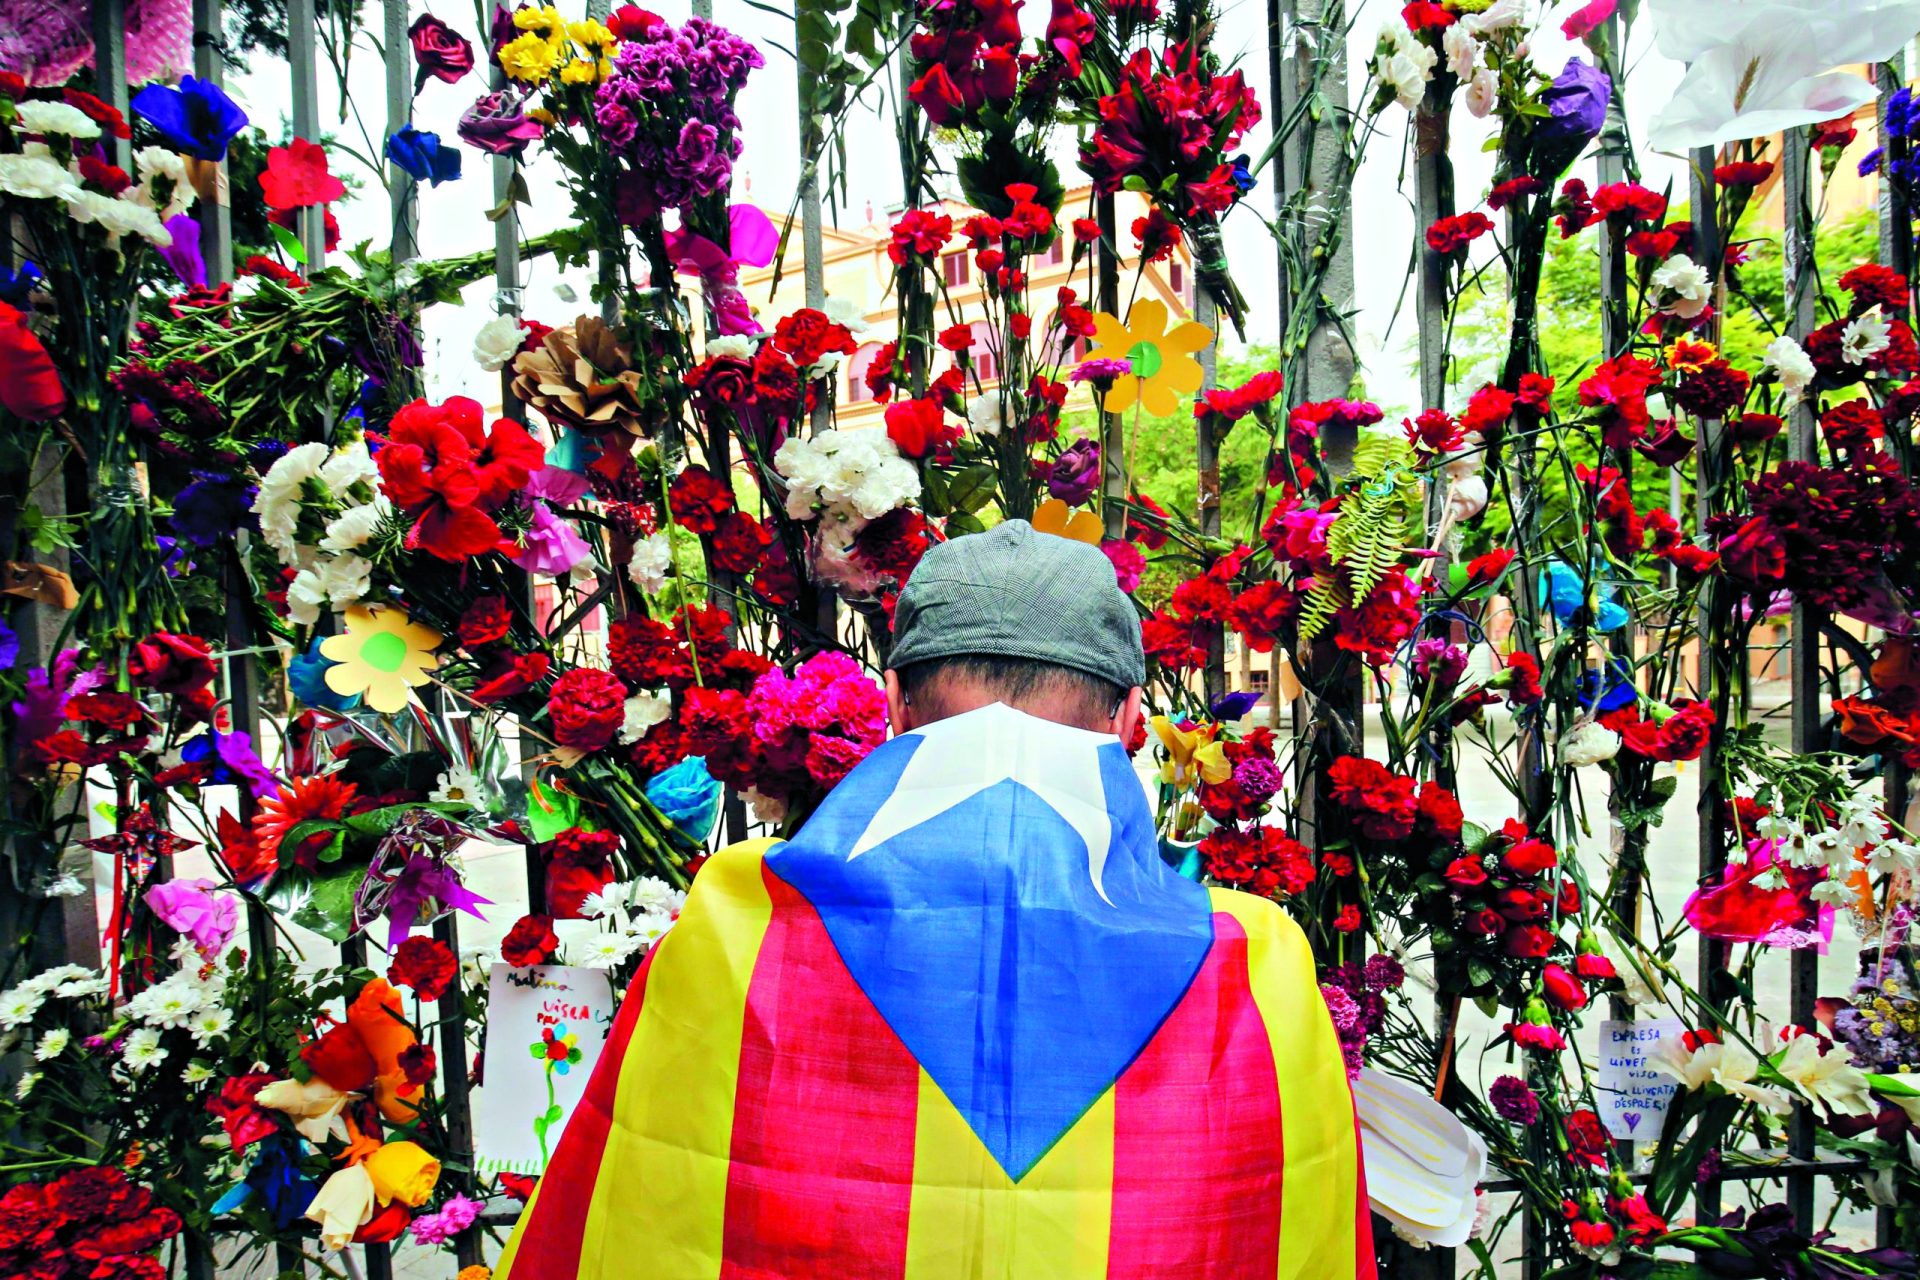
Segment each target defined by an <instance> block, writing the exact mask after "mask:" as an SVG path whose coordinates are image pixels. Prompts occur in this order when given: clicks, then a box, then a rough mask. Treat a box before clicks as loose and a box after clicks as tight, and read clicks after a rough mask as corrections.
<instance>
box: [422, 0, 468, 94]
mask: <svg viewBox="0 0 1920 1280" xmlns="http://www.w3.org/2000/svg"><path fill="white" fill-rule="evenodd" d="M407 40H408V42H409V43H411V44H412V45H413V64H414V67H415V72H414V79H413V91H414V92H415V93H418V92H420V86H421V85H424V84H425V83H426V82H427V81H428V80H429V79H432V80H441V81H444V82H446V83H447V84H453V83H455V82H457V81H458V80H459V79H460V78H461V77H462V76H465V75H466V74H467V72H469V71H471V70H473V45H472V44H470V43H469V42H468V41H467V38H466V37H465V36H463V35H461V34H460V33H459V32H458V31H455V30H454V29H453V28H452V27H449V26H448V25H447V24H446V23H444V22H442V21H441V20H440V19H438V18H436V17H434V16H433V15H432V14H430V13H423V14H421V15H420V16H419V17H417V18H415V19H414V20H413V25H412V26H410V27H408V28H407Z"/></svg>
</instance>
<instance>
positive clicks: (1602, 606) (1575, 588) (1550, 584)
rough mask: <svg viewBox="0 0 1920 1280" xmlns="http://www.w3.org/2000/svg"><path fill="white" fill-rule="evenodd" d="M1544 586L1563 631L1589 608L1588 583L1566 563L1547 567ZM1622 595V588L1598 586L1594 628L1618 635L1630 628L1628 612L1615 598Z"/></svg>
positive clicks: (1559, 561) (1605, 584)
mask: <svg viewBox="0 0 1920 1280" xmlns="http://www.w3.org/2000/svg"><path fill="white" fill-rule="evenodd" d="M1541 585H1542V588H1543V590H1544V591H1545V593H1546V597H1547V607H1548V608H1549V609H1551V610H1552V611H1553V616H1554V619H1555V620H1556V621H1558V622H1559V623H1560V625H1561V626H1563V627H1564V626H1569V625H1571V624H1572V622H1573V619H1574V615H1575V614H1577V613H1579V612H1581V611H1582V610H1583V609H1586V608H1587V607H1588V600H1587V595H1588V591H1587V580H1586V579H1585V578H1583V577H1581V576H1580V573H1579V571H1578V570H1577V569H1575V568H1574V567H1573V566H1572V565H1570V564H1567V563H1566V562H1564V561H1561V560H1555V561H1553V562H1552V563H1551V564H1549V565H1548V566H1547V569H1546V574H1545V580H1544V581H1543V582H1542V584H1541ZM1619 594H1620V591H1619V588H1618V587H1615V586H1614V585H1613V584H1612V583H1610V582H1599V583H1597V584H1596V585H1595V586H1594V588H1593V592H1592V595H1593V601H1592V605H1593V615H1592V619H1591V623H1590V625H1591V626H1592V627H1593V629H1594V630H1595V631H1617V630H1619V629H1620V628H1621V627H1624V626H1626V625H1627V611H1626V609H1625V608H1624V607H1623V606H1621V605H1620V604H1619V602H1618V601H1617V600H1615V598H1614V597H1616V596H1618V595H1619Z"/></svg>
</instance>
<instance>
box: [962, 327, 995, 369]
mask: <svg viewBox="0 0 1920 1280" xmlns="http://www.w3.org/2000/svg"><path fill="white" fill-rule="evenodd" d="M972 328H973V346H971V347H970V348H968V351H969V353H970V354H971V355H972V356H973V372H974V376H975V377H977V378H979V379H980V381H981V382H983V383H986V382H992V381H993V380H994V379H995V378H996V377H998V376H999V370H998V368H997V366H996V365H995V364H994V359H993V343H992V338H993V330H992V328H990V327H989V326H988V324H987V322H986V321H985V320H975V321H974V322H973V325H972Z"/></svg>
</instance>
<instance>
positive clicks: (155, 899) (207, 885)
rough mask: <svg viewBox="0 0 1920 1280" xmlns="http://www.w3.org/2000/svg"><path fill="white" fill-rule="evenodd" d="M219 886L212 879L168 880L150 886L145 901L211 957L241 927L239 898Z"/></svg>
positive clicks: (161, 918)
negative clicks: (224, 891) (221, 889)
mask: <svg viewBox="0 0 1920 1280" xmlns="http://www.w3.org/2000/svg"><path fill="white" fill-rule="evenodd" d="M218 888H219V886H218V885H216V884H214V882H213V881H211V880H167V881H164V882H162V883H160V884H157V885H154V886H153V887H152V888H151V889H148V890H147V892H146V902H147V906H148V907H150V908H152V910H153V914H154V916H155V918H156V919H158V920H159V921H160V923H161V924H164V925H166V926H167V928H169V929H172V930H173V931H174V932H175V933H178V934H179V935H180V936H181V937H183V938H187V939H190V940H191V941H192V943H193V945H194V949H195V950H197V951H199V953H200V954H201V955H203V956H206V957H207V958H208V959H212V958H213V957H214V956H216V955H218V954H220V952H221V951H222V950H223V949H224V948H225V947H226V945H227V943H229V942H231V941H232V940H233V935H234V934H235V933H236V932H238V931H239V928H240V902H239V900H238V899H236V898H235V897H234V896H233V895H232V894H230V893H216V892H214V890H216V889H218Z"/></svg>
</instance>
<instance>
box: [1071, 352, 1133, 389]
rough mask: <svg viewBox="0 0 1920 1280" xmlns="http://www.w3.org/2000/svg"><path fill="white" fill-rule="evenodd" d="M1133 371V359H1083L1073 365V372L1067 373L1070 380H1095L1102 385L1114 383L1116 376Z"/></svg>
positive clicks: (1122, 375)
mask: <svg viewBox="0 0 1920 1280" xmlns="http://www.w3.org/2000/svg"><path fill="white" fill-rule="evenodd" d="M1132 372H1133V361H1131V360H1124V359H1112V360H1110V359H1100V360H1082V361H1081V362H1080V363H1079V364H1077V365H1075V366H1073V372H1071V373H1069V374H1068V375H1067V381H1068V382H1095V383H1098V384H1100V385H1101V386H1103V387H1105V386H1111V385H1113V380H1114V379H1115V378H1120V377H1124V376H1126V375H1127V374H1129V373H1132Z"/></svg>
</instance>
